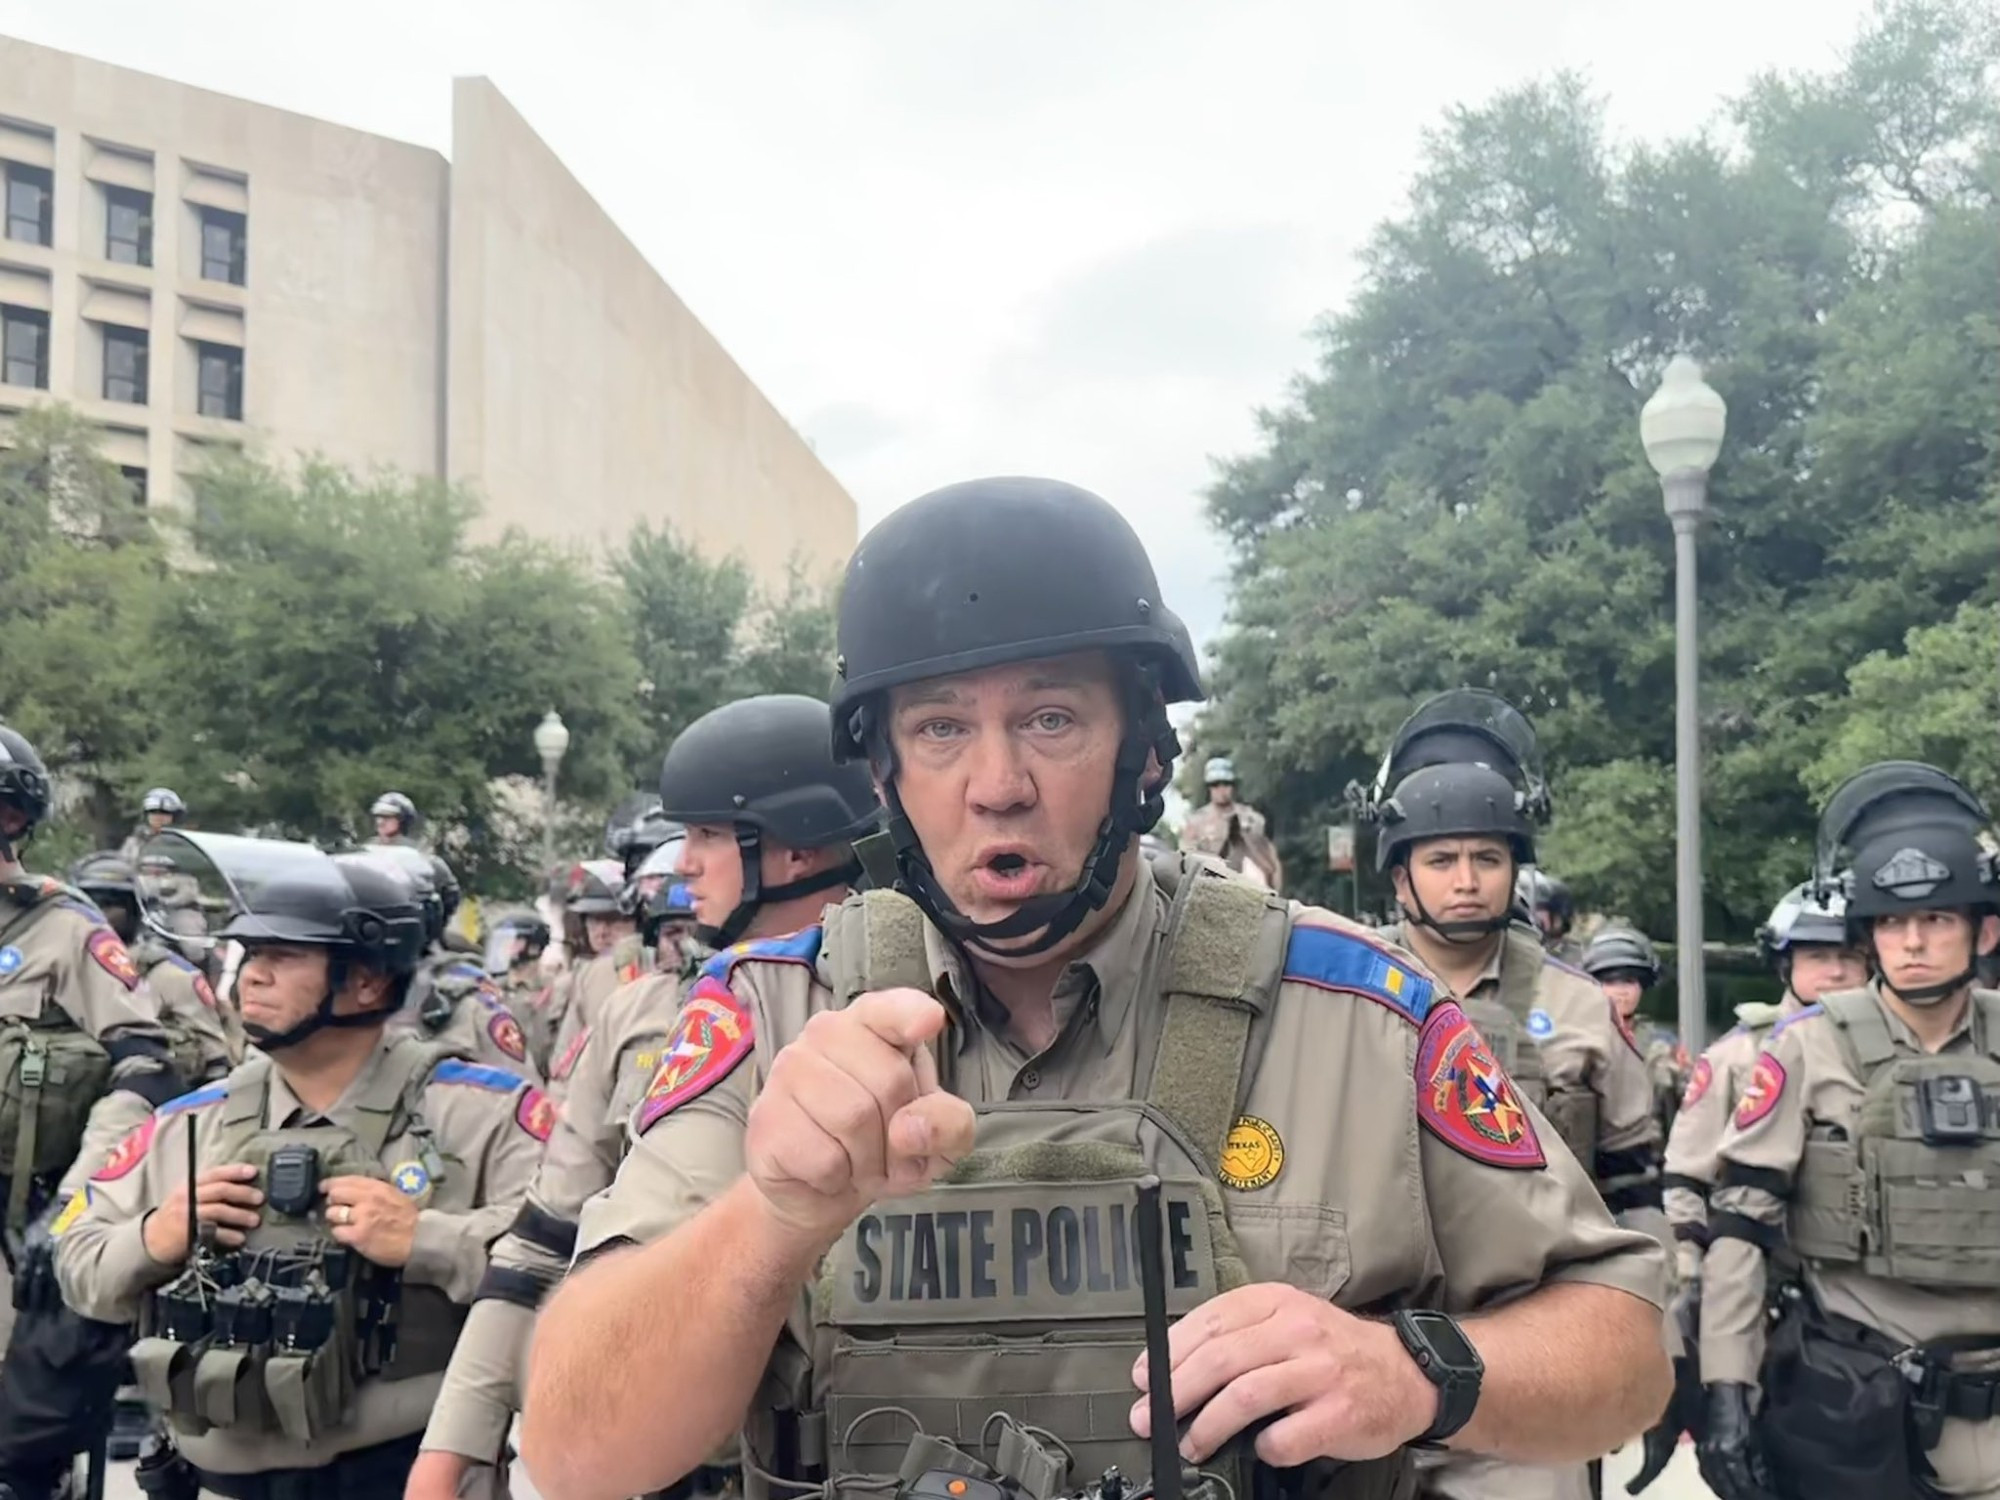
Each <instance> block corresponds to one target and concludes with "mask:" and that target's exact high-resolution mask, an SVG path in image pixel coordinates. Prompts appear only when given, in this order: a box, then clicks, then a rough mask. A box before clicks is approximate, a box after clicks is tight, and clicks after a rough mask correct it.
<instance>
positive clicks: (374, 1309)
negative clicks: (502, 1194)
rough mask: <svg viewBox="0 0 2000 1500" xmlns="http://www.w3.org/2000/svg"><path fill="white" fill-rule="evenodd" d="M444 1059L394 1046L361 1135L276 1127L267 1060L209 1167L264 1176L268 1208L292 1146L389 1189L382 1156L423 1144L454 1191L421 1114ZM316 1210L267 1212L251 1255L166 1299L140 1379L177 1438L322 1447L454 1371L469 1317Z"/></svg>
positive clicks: (438, 1177)
mask: <svg viewBox="0 0 2000 1500" xmlns="http://www.w3.org/2000/svg"><path fill="white" fill-rule="evenodd" d="M444 1056H445V1054H443V1053H441V1052H440V1051H439V1050H438V1049H436V1048H434V1047H431V1046H429V1045H427V1044H426V1043H423V1042H420V1041H417V1040H415V1039H414V1038H410V1037H401V1038H398V1039H396V1040H395V1041H394V1042H392V1043H391V1045H390V1046H389V1048H388V1049H387V1050H386V1052H385V1053H384V1054H383V1056H382V1059H381V1061H380V1062H379V1063H378V1064H377V1066H376V1071H375V1075H374V1077H373V1078H372V1079H371V1080H370V1081H369V1084H368V1087H367V1091H366V1092H365V1094H364V1095H363V1096H362V1098H361V1099H360V1100H359V1102H358V1106H357V1118H356V1123H355V1125H354V1127H353V1128H352V1129H349V1128H347V1127H344V1126H339V1125H333V1124H324V1125H314V1126H294V1127H290V1128H286V1129H267V1128H266V1127H265V1125H264V1120H265V1117H266V1115H267V1112H268V1108H269V1099H270V1087H271V1061H270V1059H269V1058H268V1057H262V1056H260V1057H257V1058H254V1059H252V1060H251V1061H250V1062H247V1063H245V1064H244V1065H243V1066H242V1067H240V1068H238V1069H237V1070H236V1071H235V1072H234V1073H232V1074H231V1075H230V1077H229V1079H228V1081H227V1083H226V1084H224V1085H221V1087H223V1088H224V1089H225V1090H226V1092H225V1095H224V1098H223V1102H222V1106H221V1108H220V1110H219V1111H218V1112H217V1115H216V1123H215V1124H214V1126H213V1127H212V1129H214V1130H216V1131H218V1132H219V1133H220V1134H219V1138H218V1139H215V1140H213V1141H211V1142H209V1143H208V1144H207V1145H206V1146H205V1147H204V1148H203V1150H202V1153H201V1156H202V1160H204V1161H205V1162H211V1163H212V1162H241V1163H247V1164H248V1165H250V1166H254V1167H255V1168H256V1169H257V1179H256V1185H257V1187H258V1188H259V1189H260V1190H261V1191H263V1192H265V1193H266V1195H267V1198H268V1194H269V1192H270V1189H271V1182H270V1168H271V1162H272V1158H273V1156H274V1155H275V1154H276V1153H278V1152H279V1151H281V1150H284V1149H285V1148H296V1147H306V1148H310V1149H311V1150H312V1151H314V1152H315V1153H316V1155H317V1162H318V1180H319V1181H320V1182H325V1181H326V1180H327V1179H328V1178H331V1177H341V1176H366V1177H375V1178H379V1179H383V1180H387V1178H388V1172H387V1170H386V1169H385V1168H384V1166H383V1163H382V1154H383V1151H384V1149H385V1147H386V1146H387V1144H388V1142H389V1141H391V1140H394V1139H397V1138H398V1137H401V1136H408V1137H409V1138H410V1140H411V1142H412V1145H413V1149H414V1150H415V1153H416V1159H417V1161H418V1162H419V1163H420V1164H421V1166H422V1168H423V1170H424V1171H425V1172H426V1173H427V1174H428V1175H429V1178H430V1181H431V1183H432V1184H433V1185H434V1186H435V1185H436V1184H441V1183H442V1182H443V1181H444V1180H445V1179H446V1177H447V1176H448V1174H449V1173H451V1172H452V1171H455V1170H464V1164H463V1163H462V1162H458V1161H456V1160H454V1159H453V1158H450V1157H447V1156H445V1155H443V1154H442V1152H441V1151H440V1149H439V1147H438V1145H437V1143H436V1142H435V1141H434V1140H433V1139H432V1137H431V1133H430V1130H429V1128H428V1127H427V1126H426V1125H425V1124H424V1120H423V1116H422V1114H421V1112H420V1110H419V1101H420V1100H421V1098H422V1095H423V1090H424V1085H425V1083H426V1082H427V1081H428V1079H429V1078H430V1075H431V1070H432V1069H433V1068H434V1067H436V1065H437V1064H438V1063H439V1062H440V1061H442V1060H443V1058H444ZM188 1126H189V1129H190V1130H193V1129H195V1128H196V1122H195V1121H194V1120H190V1121H189V1122H188ZM315 1201H316V1204H317V1205H318V1206H315V1207H314V1208H312V1209H310V1210H308V1211H307V1212H306V1213H305V1214H301V1215H294V1214H289V1213H281V1212H279V1211H278V1210H277V1209H276V1208H274V1207H273V1206H272V1205H271V1204H270V1203H269V1202H268V1201H267V1202H266V1203H265V1205H264V1207H263V1217H262V1222H260V1223H259V1224H258V1226H257V1228H256V1229H254V1230H253V1231H251V1233H250V1234H249V1236H248V1238H247V1239H246V1240H245V1242H244V1244H243V1246H242V1248H241V1249H239V1250H235V1251H230V1252H224V1253H222V1254H219V1255H210V1254H204V1255H202V1256H200V1257H198V1258H197V1259H196V1260H195V1261H193V1262H190V1266H189V1270H188V1271H187V1272H185V1273H183V1275H182V1276H181V1277H180V1278H179V1279H178V1280H176V1281H174V1282H172V1283H169V1284H168V1285H167V1286H166V1287H163V1288H162V1289H161V1290H160V1291H159V1292H156V1293H155V1294H154V1295H153V1297H152V1299H151V1301H150V1304H149V1306H148V1308H147V1310H146V1313H145V1315H144V1316H142V1318H141V1320H140V1332H141V1334H142V1337H141V1339H140V1341H139V1342H138V1343H137V1344H136V1345H134V1346H133V1349H132V1366H133V1370H134V1372H135V1374H136V1376H137V1379H138V1383H139V1385H140V1387H141V1389H143V1390H144V1391H145V1394H146V1399H147V1401H148V1403H149V1404H151V1405H153V1406H156V1407H158V1408H160V1409H162V1410H164V1411H165V1412H166V1413H167V1415H168V1416H169V1418H170V1419H171V1420H172V1421H173V1423H174V1424H175V1425H176V1426H177V1427H180V1428H182V1429H184V1430H186V1431H189V1432H192V1433H195V1434H199V1433H202V1432H206V1431H207V1430H209V1429H210V1428H216V1427H221V1428H236V1429H240V1430H248V1431H256V1432H282V1433H283V1434H284V1435H285V1436H286V1437H287V1438H290V1439H291V1440H293V1441H294V1442H299V1443H311V1442H314V1441H317V1440H320V1439H323V1438H324V1437H326V1435H327V1434H328V1433H330V1432H333V1431H334V1430H336V1429H338V1428H339V1427H341V1426H342V1425H343V1424H345V1423H346V1422H347V1421H349V1420H350V1419H351V1416H352V1409H353V1402H354V1393H355V1389H356V1387H357V1386H358V1385H359V1384H360V1383H361V1382H362V1381H364V1380H371V1379H377V1378H379V1379H383V1380H407V1379H410V1378H412V1377H415V1376H419V1375H429V1374H435V1373H436V1372H438V1371H441V1370H443V1369H444V1368H445V1366H446V1365H447V1364H448V1363H449V1362H450V1359H451V1351H452V1347H453V1345H454V1344H455V1343H456V1342H457V1340H458V1333H459V1329H460V1328H461V1326H462V1325H463V1324H464V1321H465V1309H464V1308H462V1307H460V1306H459V1305H458V1304H456V1303H454V1302H453V1301H451V1299H450V1298H449V1297H447V1296H446V1295H445V1294H444V1292H443V1291H442V1290H441V1289H440V1288H437V1287H431V1286H419V1285H416V1284H414V1283H407V1282H404V1281H403V1280H402V1277H401V1275H400V1273H399V1272H397V1271H395V1270H393V1269H390V1268H388V1267H383V1266H377V1265H375V1264H373V1263H372V1262H370V1261H368V1260H366V1259H364V1258H363V1257H362V1256H361V1255H359V1254H358V1253H356V1252H354V1251H351V1250H348V1249H347V1248H346V1247H344V1246H342V1245H340V1244H339V1243H337V1242H336V1241H335V1240H334V1239H333V1238H332V1237H331V1236H330V1235H328V1234H327V1232H326V1229H325V1227H324V1226H325V1220H324V1217H323V1213H324V1207H323V1200H317V1199H316V1200H315Z"/></svg>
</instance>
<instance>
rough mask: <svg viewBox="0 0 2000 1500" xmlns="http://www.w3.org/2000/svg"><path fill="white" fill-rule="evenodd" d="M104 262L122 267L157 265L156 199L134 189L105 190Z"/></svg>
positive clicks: (110, 188)
mask: <svg viewBox="0 0 2000 1500" xmlns="http://www.w3.org/2000/svg"><path fill="white" fill-rule="evenodd" d="M104 258H105V259H106V260H109V261H116V262H117V263H118V264H119V265H121V266H150V265H151V264H152V263H153V195H152V194H151V193H142V192H139V191H137V190H136V189H134V188H121V187H108V188H106V189H105V190H104Z"/></svg>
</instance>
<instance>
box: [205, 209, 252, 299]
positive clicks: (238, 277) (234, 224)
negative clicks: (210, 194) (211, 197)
mask: <svg viewBox="0 0 2000 1500" xmlns="http://www.w3.org/2000/svg"><path fill="white" fill-rule="evenodd" d="M248 242H249V221H248V220H246V219H245V218H244V217H243V215H241V214H233V213H231V212H230V211H229V210H228V209H226V208H204V209H202V210H201V279H202V280H203V281H226V282H228V283H229V284H230V285H231V286H242V285H243V259H244V248H245V246H246V245H247V244H248Z"/></svg>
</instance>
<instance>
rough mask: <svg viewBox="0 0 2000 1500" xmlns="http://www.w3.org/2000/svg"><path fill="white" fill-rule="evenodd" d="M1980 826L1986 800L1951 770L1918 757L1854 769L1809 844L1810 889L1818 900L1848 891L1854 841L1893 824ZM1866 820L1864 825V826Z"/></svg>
mask: <svg viewBox="0 0 2000 1500" xmlns="http://www.w3.org/2000/svg"><path fill="white" fill-rule="evenodd" d="M1968 817H1969V818H1970V820H1971V821H1972V822H1973V824H1974V825H1976V826H1979V827H1982V828H1984V827H1985V826H1986V825H1987V824H1988V822H1989V819H1988V815H1987V811H1986V808H1985V805H1984V804H1983V803H1981V802H1980V800H1979V799H1978V798H1977V797H1975V796H1974V795H1973V794H1972V793H1971V791H1969V790H1968V789H1967V788H1966V786H1965V784H1964V783H1963V782H1961V781H1959V780H1958V778H1957V777H1955V776H1949V775H1946V774H1945V773H1944V772H1943V771H1940V770H1939V769H1938V768H1937V767H1936V766H1927V765H1924V764H1923V763H1922V762H1921V761H1913V760H1886V761H1883V762H1881V763H1880V764H1879V765H1873V766H1868V767H1866V768H1865V769H1863V770H1860V771H1856V772H1855V773H1854V774H1853V775H1852V776H1850V777H1848V778H1847V780H1845V781H1843V782H1842V783H1841V784H1840V785H1839V786H1838V787H1836V788H1835V789H1834V793H1833V795H1832V796H1831V797H1829V798H1827V802H1826V811H1825V812H1823V813H1821V814H1820V819H1819V834H1818V837H1817V838H1816V840H1815V841H1814V846H1813V889H1814V893H1815V895H1817V896H1818V897H1819V898H1820V899H1821V900H1822V901H1824V900H1826V899H1827V898H1828V897H1830V896H1833V895H1841V894H1847V893H1848V892H1847V881H1848V880H1849V879H1850V878H1851V877H1848V876H1847V875H1846V874H1845V869H1846V864H1847V860H1848V858H1849V856H1850V855H1851V854H1852V853H1853V850H1854V846H1855V845H1856V844H1857V843H1859V842H1861V841H1862V840H1863V838H1864V837H1873V836H1874V835H1875V834H1877V833H1879V832H1881V831H1883V830H1885V829H1888V828H1892V827H1897V826H1902V825H1908V826H1910V827H1916V826H1918V825H1920V824H1923V823H1934V822H1939V821H1945V822H1949V823H1954V824H1958V825H1961V826H1962V825H1963V824H1964V822H1965V821H1966V819H1967V818H1968ZM1864 825H1865V826H1864Z"/></svg>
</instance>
